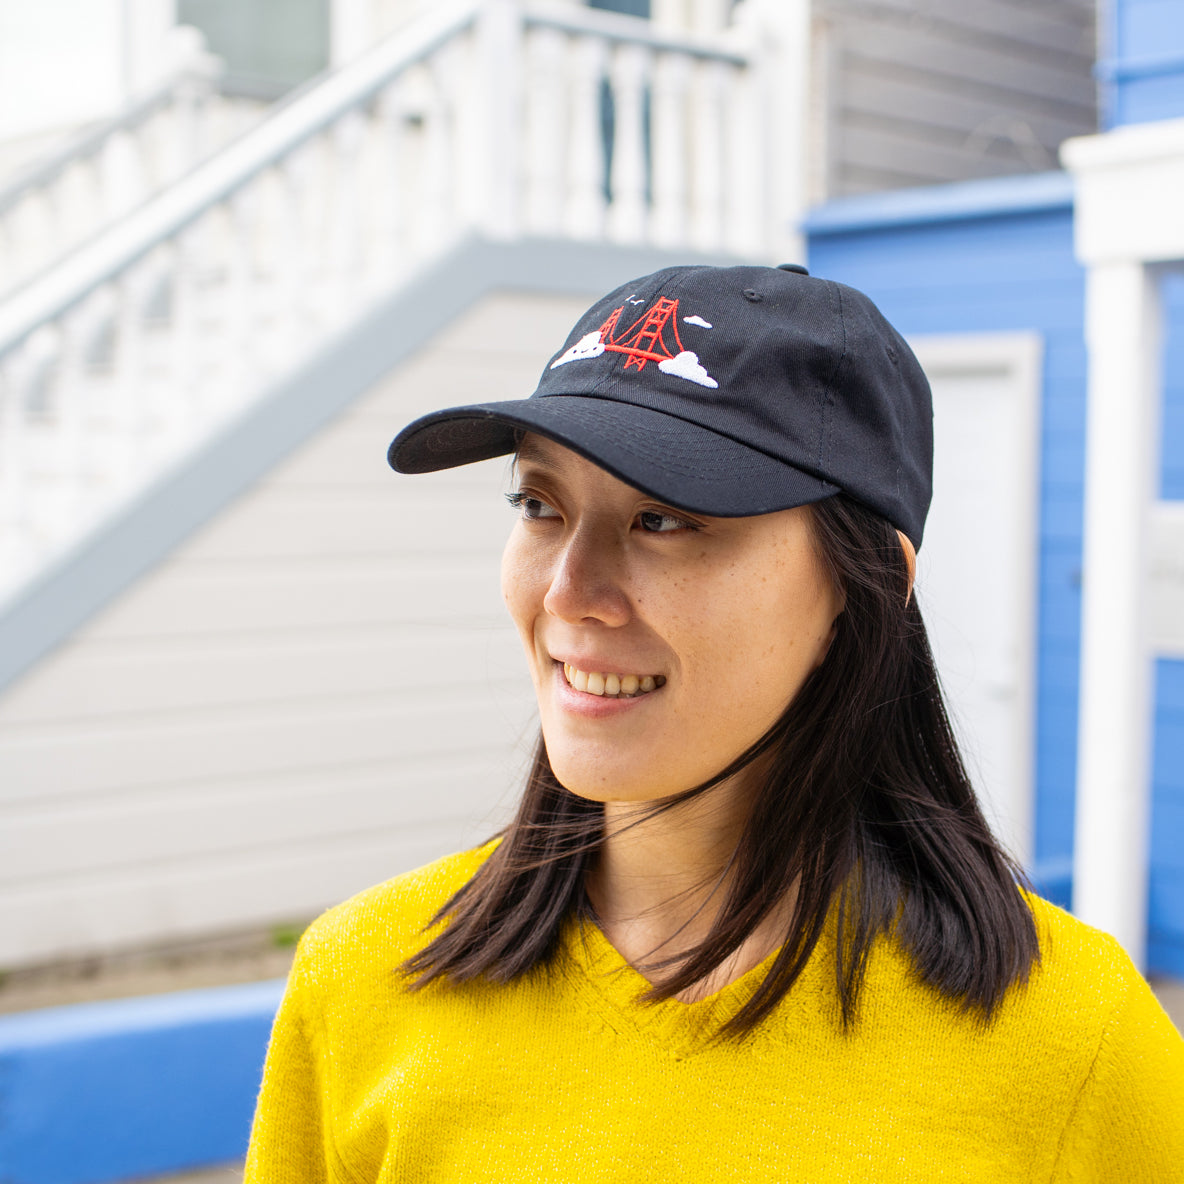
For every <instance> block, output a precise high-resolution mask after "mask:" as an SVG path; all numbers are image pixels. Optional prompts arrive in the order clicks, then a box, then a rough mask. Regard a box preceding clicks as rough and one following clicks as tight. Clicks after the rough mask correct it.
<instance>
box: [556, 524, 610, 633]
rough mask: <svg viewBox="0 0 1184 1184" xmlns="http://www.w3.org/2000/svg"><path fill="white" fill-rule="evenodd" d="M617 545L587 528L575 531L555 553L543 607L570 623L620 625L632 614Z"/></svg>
mask: <svg viewBox="0 0 1184 1184" xmlns="http://www.w3.org/2000/svg"><path fill="white" fill-rule="evenodd" d="M623 567H624V565H623V557H622V556H621V554H620V550H619V548H617V547H615V546H613V545H612V544H611V542H608V541H607V540H598V539H597V538H595V537H594V536H593V534H592V532H589V531H580V530H577V531H575V532H574V533H573V534H572V535H570V536H569V537H568V539H567V540H566V541H565V543H564V546H563V548H562V549H561V550H560V551H559V552H558V553H557V554H556V556H555V562H554V566H553V568H552V569H551V573H550V574H551V582H550V586H549V587H548V589H547V593H546V595H545V596H544V597H543V608H544V609H546V611H547V612H548V613H550V615H551V616H553V617H557V618H558V619H559V620H562V621H567V622H569V623H571V624H580V623H584V622H588V621H599V622H600V623H601V624H604V625H610V626H613V627H619V626H621V625H624V624H625V623H626V622H627V621H628V620H629V618H630V617H631V616H632V608H631V605H630V601H629V596H628V593H627V591H626V588H625V579H624V573H623Z"/></svg>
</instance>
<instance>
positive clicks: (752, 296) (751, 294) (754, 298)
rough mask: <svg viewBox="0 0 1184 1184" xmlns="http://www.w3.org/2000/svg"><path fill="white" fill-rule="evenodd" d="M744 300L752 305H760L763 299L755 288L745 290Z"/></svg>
mask: <svg viewBox="0 0 1184 1184" xmlns="http://www.w3.org/2000/svg"><path fill="white" fill-rule="evenodd" d="M744 299H745V300H750V301H751V302H752V303H753V304H760V302H761V301H762V300H764V297H763V296H762V295H761V294H760V293H759V292H758V291H757V290H756V289H755V288H745V289H744Z"/></svg>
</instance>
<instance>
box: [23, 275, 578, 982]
mask: <svg viewBox="0 0 1184 1184" xmlns="http://www.w3.org/2000/svg"><path fill="white" fill-rule="evenodd" d="M584 303H585V302H584V301H582V300H574V301H573V300H571V299H569V298H556V299H551V298H547V297H539V296H527V295H515V294H503V295H500V296H497V297H492V298H489V299H487V300H485V301H484V302H482V303H481V304H480V305H479V306H478V307H477V308H475V309H474V310H472V311H471V312H470V313H469V314H468V315H467V316H466V317H464V318H462V320H461V321H459V322H458V323H456V324H454V325H452V326H451V327H450V328H449V329H448V330H447V331H446V332H445V333H443V334H441V335H439V336H438V337H437V338H436V339H435V340H433V341H432V342H430V343H428V344H427V345H425V347H424V349H423V350H421V351H420V352H419V353H418V354H417V355H416V356H415V357H414V358H413V359H412V360H411V361H410V362H409V363H408V364H406V365H404V366H403V367H401V368H400V369H399V371H398V372H397V373H395V374H393V375H391V376H389V377H388V378H387V379H386V380H385V381H383V382H382V383H380V384H378V386H377V387H376V388H375V389H374V390H373V391H371V392H370V393H369V394H368V395H366V396H365V397H364V398H362V399H361V400H359V401H358V402H357V403H356V404H355V405H354V407H353V408H352V409H351V411H350V412H349V413H348V414H346V415H345V416H343V417H342V418H341V419H340V420H339V421H338V422H337V423H336V424H334V425H333V426H332V427H331V428H329V429H327V430H326V431H324V432H322V433H321V434H320V435H319V436H318V437H317V438H316V439H315V440H313V441H311V442H310V443H309V444H308V445H306V446H305V447H304V448H302V449H301V450H300V451H299V452H298V453H297V454H295V455H293V456H292V457H291V458H289V459H288V460H287V461H286V462H285V463H284V464H282V465H280V466H278V467H277V468H276V469H275V470H273V471H272V472H271V473H270V474H269V475H268V476H267V477H266V478H265V479H264V480H262V481H260V482H259V483H258V484H257V486H256V487H255V488H254V489H253V490H252V491H251V492H250V493H249V494H248V495H247V496H245V497H243V498H241V499H240V500H239V501H238V502H237V503H235V504H234V505H233V506H232V507H231V508H230V509H228V510H227V511H226V512H224V513H222V514H220V515H219V516H218V517H217V518H216V519H215V520H213V521H211V522H210V523H209V524H208V525H207V526H206V527H205V528H204V529H203V530H201V531H200V532H199V533H198V534H197V535H195V536H194V537H192V538H191V539H190V540H189V541H188V542H186V544H184V545H183V546H182V547H180V548H178V549H177V551H175V552H174V553H173V554H172V555H171V556H170V558H169V559H168V560H167V561H166V562H164V563H163V564H161V565H160V566H159V567H158V568H157V569H156V570H155V571H154V572H153V573H152V574H151V575H150V576H148V577H147V578H145V579H143V580H142V581H140V582H139V583H138V584H137V585H135V586H134V587H132V588H130V589H129V590H128V591H127V592H126V593H125V595H124V596H122V597H121V598H120V599H119V600H118V601H116V602H115V603H114V604H112V605H111V606H110V607H109V608H108V609H107V610H105V611H104V612H102V613H101V614H100V615H98V616H97V617H95V618H94V619H93V620H92V621H91V622H90V623H89V624H88V625H87V626H86V627H85V628H83V629H82V630H80V631H79V633H78V634H77V635H76V636H75V637H74V638H72V639H71V640H70V641H69V642H68V643H67V644H65V645H64V646H62V647H61V648H60V649H59V650H58V651H57V652H55V653H54V654H53V655H51V656H50V657H49V658H48V659H46V660H45V661H43V662H42V663H41V664H40V665H39V666H38V667H36V668H35V669H34V670H32V671H31V672H30V673H29V674H28V675H27V676H26V677H25V678H24V679H22V680H21V681H20V682H19V683H17V684H16V685H15V686H13V687H12V688H10V689H9V690H8V692H7V693H6V694H5V695H4V696H3V697H2V698H0V965H5V964H7V965H13V964H19V963H22V962H29V961H34V960H37V959H44V958H52V957H56V956H61V955H65V954H78V953H84V952H88V951H94V950H101V949H104V948H109V947H113V946H119V945H129V944H136V943H143V942H150V941H153V940H157V939H161V938H165V937H168V938H174V937H177V936H182V935H197V934H201V933H208V932H212V931H216V930H218V929H227V928H240V927H244V926H251V925H258V924H265V923H268V922H271V921H277V920H284V919H290V918H300V917H304V916H308V915H311V914H313V913H315V912H317V911H318V910H320V909H321V908H323V907H325V906H326V905H328V904H331V903H333V902H334V901H336V900H339V899H341V898H343V897H344V896H347V895H349V894H350V893H352V892H354V891H357V890H359V889H360V888H362V887H364V886H366V885H367V884H369V883H372V882H374V881H376V880H379V879H383V878H385V877H387V876H391V875H394V874H397V873H398V872H400V871H402V870H405V869H406V868H409V867H411V866H414V865H416V864H418V863H420V862H422V861H424V860H426V859H429V858H432V857H434V856H436V855H439V854H442V853H444V852H445V851H447V850H449V849H452V848H456V847H458V846H461V845H465V844H471V843H472V842H475V841H477V840H479V839H480V838H482V837H484V836H485V835H486V834H488V833H490V832H491V831H492V830H494V829H496V827H497V826H498V825H499V824H500V822H501V821H502V820H503V819H504V812H505V810H506V808H507V803H508V802H510V801H512V799H513V796H514V789H515V787H516V786H517V785H518V784H519V783H520V781H521V776H522V773H523V771H524V769H525V767H526V765H527V764H528V762H529V757H530V749H531V743H532V739H533V725H532V723H531V720H532V718H533V710H532V709H533V696H532V694H531V691H530V687H529V681H528V679H527V678H526V675H525V672H524V665H523V662H522V660H521V656H520V653H519V646H518V641H517V638H516V636H515V634H514V631H513V629H512V627H511V626H510V624H509V622H508V620H507V619H506V615H505V611H504V607H503V606H502V603H501V595H500V588H499V577H498V566H499V565H498V556H499V553H500V549H501V545H502V542H503V541H504V538H505V535H506V533H507V531H508V529H509V526H510V522H511V516H510V512H509V511H508V509H507V508H506V506H505V504H504V501H503V499H502V497H501V492H502V489H503V487H504V484H505V472H506V463H505V462H504V461H490V462H486V463H484V464H482V465H475V466H470V467H469V468H465V469H458V470H456V471H454V472H452V473H447V474H435V475H431V476H425V477H417V478H409V477H399V476H396V475H395V474H393V473H391V471H390V470H389V468H387V465H386V460H385V450H386V445H387V444H388V442H389V440H390V437H391V435H393V433H394V431H395V430H397V429H398V428H399V427H401V426H402V425H403V424H404V423H406V422H407V421H408V420H409V419H410V418H412V417H413V416H414V415H415V414H417V413H419V412H421V411H423V410H427V409H430V408H432V407H438V406H446V405H449V404H452V403H458V402H465V401H476V400H485V399H496V398H507V397H515V396H521V395H525V394H528V393H529V392H530V390H532V389H533V387H534V383H535V382H536V381H537V378H538V374H539V372H540V371H541V369H542V366H543V363H544V362H545V360H546V357H547V356H548V355H549V353H550V352H552V351H553V350H555V349H556V348H557V347H558V345H559V344H560V343H561V342H562V340H563V338H564V337H565V335H566V333H567V331H568V329H569V328H570V326H571V324H572V323H573V321H574V320H575V318H576V316H577V315H578V314H579V312H580V311H582V308H583V306H584Z"/></svg>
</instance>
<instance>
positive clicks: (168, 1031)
mask: <svg viewBox="0 0 1184 1184" xmlns="http://www.w3.org/2000/svg"><path fill="white" fill-rule="evenodd" d="M282 988H283V983H282V982H265V983H251V984H248V985H247V986H241V987H218V988H214V989H212V990H203V991H179V992H177V993H175V994H169V995H152V996H148V997H146V998H143V999H118V1000H113V1001H111V1002H107V1003H89V1004H82V1005H79V1006H75V1007H60V1008H50V1009H47V1010H45V1011H33V1012H25V1013H20V1014H15V1015H9V1016H0V1181H2V1182H3V1184H107V1182H109V1181H116V1180H126V1179H130V1178H134V1177H139V1176H150V1175H159V1174H162V1173H165V1172H168V1173H172V1172H179V1171H184V1170H187V1169H193V1168H198V1167H202V1166H208V1165H210V1164H217V1163H226V1162H229V1161H231V1160H236V1159H241V1158H242V1157H243V1156H244V1155H245V1154H246V1149H247V1138H248V1135H249V1134H250V1129H251V1115H252V1113H253V1111H254V1108H255V1095H256V1092H257V1091H258V1088H259V1079H260V1076H261V1071H262V1067H263V1057H264V1053H265V1051H266V1048H267V1039H268V1034H269V1033H270V1030H271V1021H272V1017H273V1016H274V1015H275V1009H276V1006H277V1004H278V1002H279V999H280V994H281V991H282ZM228 1179H229V1177H228Z"/></svg>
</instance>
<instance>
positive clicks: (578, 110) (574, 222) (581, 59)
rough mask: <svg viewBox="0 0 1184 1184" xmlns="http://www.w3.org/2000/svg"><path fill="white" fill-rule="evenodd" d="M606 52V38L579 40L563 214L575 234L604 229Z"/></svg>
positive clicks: (593, 233)
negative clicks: (602, 104)
mask: <svg viewBox="0 0 1184 1184" xmlns="http://www.w3.org/2000/svg"><path fill="white" fill-rule="evenodd" d="M606 54H607V50H606V48H605V44H604V42H603V41H601V40H600V39H599V38H597V37H582V38H580V40H579V41H578V42H577V44H576V52H575V55H574V56H575V61H574V63H573V70H572V73H573V79H572V83H571V108H570V110H571V126H570V129H569V131H570V135H569V139H568V145H567V169H568V176H567V184H568V193H567V203H566V211H565V214H564V224H565V225H566V227H567V232H568V234H570V235H571V236H572V237H573V238H584V239H596V238H600V237H601V235H602V234H603V233H604V220H605V200H604V134H603V130H602V128H601V121H600V93H601V90H600V88H601V83H602V81H603V79H604V62H605V57H606Z"/></svg>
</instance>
